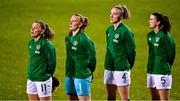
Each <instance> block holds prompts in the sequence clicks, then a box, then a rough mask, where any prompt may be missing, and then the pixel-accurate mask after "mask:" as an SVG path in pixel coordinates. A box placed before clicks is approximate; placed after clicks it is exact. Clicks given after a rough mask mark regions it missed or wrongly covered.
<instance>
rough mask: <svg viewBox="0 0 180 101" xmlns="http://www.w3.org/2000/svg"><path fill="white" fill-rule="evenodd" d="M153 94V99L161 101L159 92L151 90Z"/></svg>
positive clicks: (154, 89)
mask: <svg viewBox="0 0 180 101" xmlns="http://www.w3.org/2000/svg"><path fill="white" fill-rule="evenodd" d="M149 90H150V92H151V99H152V100H153V101H154V100H160V96H159V92H158V90H157V89H156V88H150V89H149Z"/></svg>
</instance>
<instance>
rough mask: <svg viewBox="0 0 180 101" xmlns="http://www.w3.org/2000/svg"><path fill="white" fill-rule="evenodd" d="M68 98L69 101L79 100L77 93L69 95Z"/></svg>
mask: <svg viewBox="0 0 180 101" xmlns="http://www.w3.org/2000/svg"><path fill="white" fill-rule="evenodd" d="M68 99H69V101H78V100H79V99H78V96H76V95H68Z"/></svg>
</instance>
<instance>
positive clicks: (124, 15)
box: [113, 5, 131, 19]
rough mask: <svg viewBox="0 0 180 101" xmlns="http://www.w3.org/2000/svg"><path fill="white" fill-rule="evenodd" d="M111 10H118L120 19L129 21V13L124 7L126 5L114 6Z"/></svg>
mask: <svg viewBox="0 0 180 101" xmlns="http://www.w3.org/2000/svg"><path fill="white" fill-rule="evenodd" d="M113 8H117V9H119V10H120V13H121V17H122V18H123V19H129V18H130V17H131V14H130V11H129V10H128V8H127V7H126V5H116V6H114V7H113Z"/></svg>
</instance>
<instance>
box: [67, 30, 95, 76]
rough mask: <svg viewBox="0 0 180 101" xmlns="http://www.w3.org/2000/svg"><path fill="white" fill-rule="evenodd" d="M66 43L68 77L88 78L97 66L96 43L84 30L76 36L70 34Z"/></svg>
mask: <svg viewBox="0 0 180 101" xmlns="http://www.w3.org/2000/svg"><path fill="white" fill-rule="evenodd" d="M65 43H66V56H67V57H66V73H65V75H66V76H67V77H75V78H82V79H84V78H87V77H88V76H90V75H92V73H93V72H94V70H95V67H96V52H95V47H94V43H93V42H92V41H91V40H90V39H89V37H87V35H86V34H85V33H83V32H78V33H77V34H76V35H75V36H72V35H68V36H67V37H66V38H65Z"/></svg>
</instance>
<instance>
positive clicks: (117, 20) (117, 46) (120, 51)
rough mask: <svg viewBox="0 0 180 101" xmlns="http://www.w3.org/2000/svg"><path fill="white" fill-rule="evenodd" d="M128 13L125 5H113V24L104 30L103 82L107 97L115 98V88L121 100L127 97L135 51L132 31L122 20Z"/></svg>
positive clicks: (109, 98) (126, 17) (111, 17)
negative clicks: (105, 43) (105, 45)
mask: <svg viewBox="0 0 180 101" xmlns="http://www.w3.org/2000/svg"><path fill="white" fill-rule="evenodd" d="M129 17H130V13H129V11H128V9H127V8H126V6H121V5H118V6H115V7H113V8H112V9H111V12H110V21H111V23H112V24H113V25H111V26H110V27H108V29H107V30H106V42H107V50H106V57H105V71H104V84H105V85H106V90H107V96H108V97H107V99H108V100H115V99H116V90H117V89H118V92H119V95H120V97H121V99H122V100H128V99H129V87H130V83H131V78H130V74H131V69H132V67H133V65H134V61H135V56H136V51H135V43H134V34H133V32H132V31H131V30H130V29H129V28H128V27H127V26H126V25H125V24H124V23H123V22H122V21H123V20H124V19H128V18H129Z"/></svg>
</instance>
